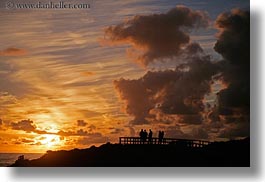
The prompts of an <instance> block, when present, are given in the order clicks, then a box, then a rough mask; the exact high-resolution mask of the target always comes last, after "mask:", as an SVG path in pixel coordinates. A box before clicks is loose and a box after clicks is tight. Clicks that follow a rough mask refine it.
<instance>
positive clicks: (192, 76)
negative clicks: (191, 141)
mask: <svg viewBox="0 0 265 182" xmlns="http://www.w3.org/2000/svg"><path fill="white" fill-rule="evenodd" d="M217 73H218V65H217V64H215V63H213V62H211V61H210V60H209V57H207V56H206V57H197V58H196V59H193V60H192V61H190V62H188V63H185V64H181V65H179V66H177V67H176V68H175V69H174V70H164V71H148V72H147V73H146V74H145V75H144V76H143V77H141V78H139V79H134V80H125V79H123V78H122V79H119V80H115V81H114V86H115V88H116V90H117V91H118V94H119V96H120V98H121V99H122V100H123V101H124V105H125V112H126V113H127V114H129V115H132V116H134V119H133V120H132V121H131V123H132V124H148V121H147V117H150V115H156V114H157V113H154V112H157V109H159V111H160V114H161V113H162V114H170V115H172V114H174V115H177V117H178V120H179V122H182V123H189V124H200V123H201V122H202V116H201V112H203V111H204V109H205V105H204V103H203V100H204V96H205V95H206V94H208V93H210V92H211V84H212V81H213V76H214V75H215V74H217ZM152 111H153V112H152ZM156 117H157V115H156ZM163 117H165V116H163ZM160 118H161V117H160Z"/></svg>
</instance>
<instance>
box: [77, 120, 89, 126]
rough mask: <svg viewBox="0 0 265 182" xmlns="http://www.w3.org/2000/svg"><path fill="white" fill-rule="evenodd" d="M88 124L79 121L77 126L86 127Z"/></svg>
mask: <svg viewBox="0 0 265 182" xmlns="http://www.w3.org/2000/svg"><path fill="white" fill-rule="evenodd" d="M86 125H87V123H86V122H85V121H84V120H77V126H86Z"/></svg>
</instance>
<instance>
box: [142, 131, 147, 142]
mask: <svg viewBox="0 0 265 182" xmlns="http://www.w3.org/2000/svg"><path fill="white" fill-rule="evenodd" d="M146 139H147V131H146V130H144V133H143V141H144V143H145V142H146Z"/></svg>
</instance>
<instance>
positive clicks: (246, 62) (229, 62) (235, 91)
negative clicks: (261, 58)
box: [214, 9, 250, 137]
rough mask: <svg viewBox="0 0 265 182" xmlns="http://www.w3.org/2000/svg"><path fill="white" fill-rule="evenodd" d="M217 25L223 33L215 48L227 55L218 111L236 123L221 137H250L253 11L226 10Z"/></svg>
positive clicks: (218, 19)
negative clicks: (223, 87)
mask: <svg viewBox="0 0 265 182" xmlns="http://www.w3.org/2000/svg"><path fill="white" fill-rule="evenodd" d="M216 27H217V28H218V29H219V33H218V36H217V38H218V40H217V42H216V44H215V47H214V49H215V50H216V51H217V52H218V53H220V54H221V55H222V56H223V58H224V61H223V62H222V70H223V72H222V75H221V79H222V81H223V82H224V83H225V84H226V85H227V87H226V88H225V89H223V90H221V91H220V92H219V93H218V97H217V99H218V111H217V114H219V116H220V117H222V119H223V120H225V122H226V123H233V126H232V127H231V126H230V125H229V126H228V128H226V129H225V130H224V131H222V133H221V134H220V137H235V136H243V135H244V136H249V114H250V13H249V11H244V10H239V9H234V10H232V11H231V12H227V13H222V14H221V15H219V16H218V18H217V20H216ZM242 123H247V124H244V125H243V126H242ZM226 127H227V125H226Z"/></svg>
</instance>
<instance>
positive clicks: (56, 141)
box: [40, 134, 62, 149]
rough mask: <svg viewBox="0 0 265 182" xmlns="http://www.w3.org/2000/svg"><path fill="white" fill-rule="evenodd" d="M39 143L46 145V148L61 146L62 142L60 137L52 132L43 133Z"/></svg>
mask: <svg viewBox="0 0 265 182" xmlns="http://www.w3.org/2000/svg"><path fill="white" fill-rule="evenodd" d="M40 143H41V144H42V145H44V146H46V148H47V149H51V148H55V147H56V146H61V144H62V142H61V140H60V137H59V136H58V135H53V134H45V135H43V136H42V139H41V140H40Z"/></svg>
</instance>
